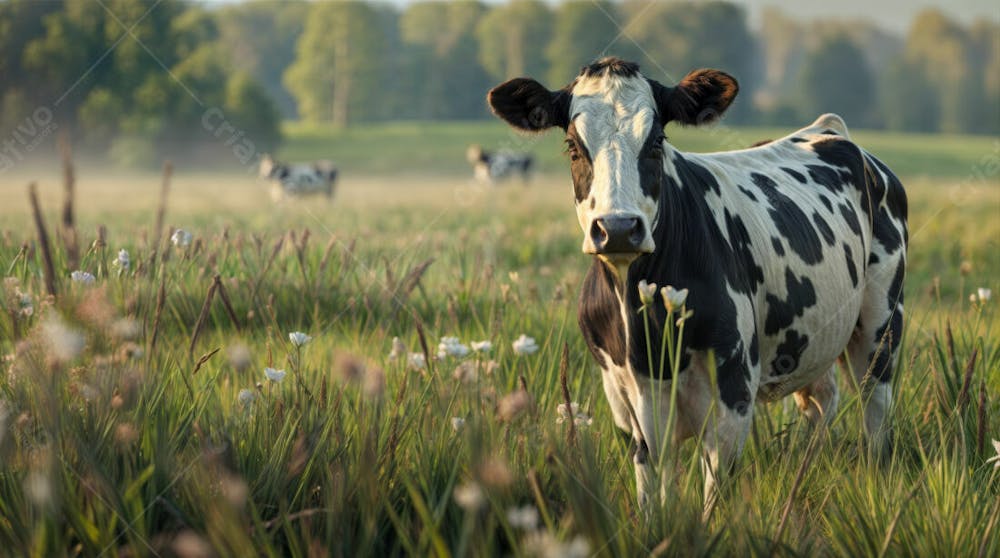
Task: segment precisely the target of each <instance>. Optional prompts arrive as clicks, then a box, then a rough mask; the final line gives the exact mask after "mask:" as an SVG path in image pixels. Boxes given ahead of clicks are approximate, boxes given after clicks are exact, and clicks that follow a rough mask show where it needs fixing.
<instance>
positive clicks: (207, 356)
mask: <svg viewBox="0 0 1000 558" xmlns="http://www.w3.org/2000/svg"><path fill="white" fill-rule="evenodd" d="M220 350H222V347H216V348H214V349H212V350H211V351H209V352H207V353H205V354H203V355H201V358H199V359H198V362H196V363H195V365H194V370H192V371H191V375H192V376H194V375H195V374H197V373H198V371H199V370H201V366H202V365H203V364H205V363H206V362H208V360H209V359H210V358H212V357H213V356H215V353H217V352H219V351H220Z"/></svg>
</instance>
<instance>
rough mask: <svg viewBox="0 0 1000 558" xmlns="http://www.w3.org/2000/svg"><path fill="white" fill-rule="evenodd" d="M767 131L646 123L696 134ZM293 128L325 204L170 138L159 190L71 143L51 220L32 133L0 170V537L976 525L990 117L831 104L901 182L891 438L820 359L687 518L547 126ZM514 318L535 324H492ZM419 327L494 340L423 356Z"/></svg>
mask: <svg viewBox="0 0 1000 558" xmlns="http://www.w3.org/2000/svg"><path fill="white" fill-rule="evenodd" d="M788 131H789V130H762V129H732V128H724V127H723V128H716V129H713V130H707V131H705V130H702V131H698V130H676V129H668V134H669V135H670V137H671V141H672V142H674V143H675V145H677V146H679V147H681V148H683V149H690V150H712V149H718V148H738V147H742V146H746V145H749V144H751V143H753V142H755V141H757V140H759V139H764V138H769V137H778V136H781V135H784V134H785V133H787V132H788ZM288 135H289V138H288V141H287V142H286V145H285V147H284V149H283V150H282V152H281V153H279V155H280V156H282V157H284V158H288V159H295V160H299V159H303V160H304V159H311V158H320V157H322V158H331V159H334V160H335V161H337V162H338V163H339V165H340V167H341V169H342V180H341V182H340V183H339V190H338V192H337V194H336V197H335V199H334V200H333V201H332V202H327V201H326V200H323V199H311V200H303V201H293V202H288V203H283V204H281V205H279V206H274V205H272V204H271V202H270V199H269V198H268V195H267V189H266V186H265V185H264V184H263V183H262V182H260V181H259V180H258V179H257V178H256V176H255V174H254V173H253V169H248V168H244V167H240V166H239V165H238V163H237V162H236V161H235V160H232V161H220V164H219V167H218V168H213V169H207V168H197V169H188V168H184V166H183V165H178V166H177V168H176V169H175V173H174V175H173V176H172V178H171V179H170V181H169V188H168V190H167V196H166V200H167V202H166V205H165V206H161V204H160V199H161V198H160V196H161V181H162V179H161V177H160V175H159V174H157V173H155V172H125V171H116V170H114V169H108V168H103V167H101V166H100V165H96V164H87V163H80V164H79V165H78V167H77V169H76V170H77V172H76V180H75V197H74V198H73V199H74V209H73V212H72V213H73V215H74V219H73V220H72V223H69V222H67V221H66V220H65V218H64V212H63V203H64V185H63V184H64V179H63V176H62V170H61V168H60V166H59V164H58V159H57V158H54V159H53V161H52V164H50V165H45V164H33V165H27V164H26V165H23V166H22V167H18V168H15V169H13V170H11V171H9V172H8V173H6V174H2V175H0V266H2V271H3V277H4V278H5V279H4V284H3V289H4V291H3V298H2V299H0V300H2V307H0V355H2V356H3V363H2V376H0V555H10V556H63V555H67V556H150V555H152V556H253V555H260V556H397V555H411V556H500V555H503V556H507V555H510V556H639V555H663V556H702V555H739V556H746V555H767V556H773V555H779V556H883V555H887V556H913V555H920V556H979V557H988V556H997V555H1000V468H994V466H993V465H992V463H988V462H987V460H988V459H989V458H990V457H991V456H995V455H996V454H997V450H996V449H994V447H993V445H992V444H991V440H993V439H998V438H1000V321H998V319H997V315H998V311H997V305H998V304H1000V279H998V278H1000V247H998V241H1000V143H998V142H997V140H996V139H994V138H974V137H944V136H918V135H899V134H884V133H875V132H864V131H862V132H858V133H857V134H855V139H856V140H858V142H859V143H861V144H862V145H864V146H865V147H866V148H868V149H869V150H870V151H872V152H873V153H875V154H876V155H878V156H879V157H881V158H882V159H883V160H884V161H886V163H888V164H889V165H890V166H891V167H892V168H893V169H894V170H895V171H896V172H897V173H898V174H899V175H900V176H901V178H902V180H903V183H904V185H905V186H906V187H907V189H908V193H909V196H910V221H909V222H910V252H909V270H908V277H907V282H906V297H907V304H906V306H907V315H906V333H905V338H904V341H903V345H902V350H901V355H900V365H899V367H898V369H897V371H896V374H895V384H896V400H895V407H894V409H893V413H892V424H893V428H894V432H895V451H894V452H893V454H892V456H891V458H890V459H888V460H887V461H886V462H879V461H878V460H876V459H874V458H872V457H871V456H869V455H868V453H867V452H866V449H865V445H864V441H863V436H862V431H863V421H862V417H861V411H860V408H859V401H858V397H857V395H856V390H854V389H853V386H852V383H851V381H849V380H848V379H847V378H846V375H845V378H844V379H843V380H842V382H841V386H842V390H843V392H842V399H841V406H840V411H839V413H838V415H837V416H836V418H835V419H834V421H833V423H832V425H831V427H830V428H829V429H825V430H820V431H818V432H814V431H812V430H810V429H809V428H808V427H807V426H806V425H805V424H804V423H803V421H802V420H800V418H799V416H798V411H797V409H796V408H795V406H794V404H793V403H792V402H791V401H790V400H789V401H788V402H785V403H776V404H771V405H768V406H763V405H759V406H757V407H756V417H755V422H754V427H753V432H752V435H751V438H750V439H749V441H748V444H747V448H746V451H745V452H744V455H743V458H742V459H741V460H740V461H739V462H738V464H737V467H736V474H735V476H734V477H733V478H732V479H730V480H729V481H728V482H727V483H726V485H725V488H724V491H725V493H724V498H723V499H722V501H721V503H720V506H719V508H718V509H717V510H716V512H715V514H714V515H713V516H712V518H711V519H710V520H709V521H708V522H707V523H702V521H701V517H700V516H701V501H702V494H701V483H702V476H701V472H700V468H699V466H698V461H697V451H696V446H695V444H694V443H693V442H688V443H686V444H685V445H684V446H683V447H682V448H681V449H680V450H679V451H677V452H675V453H674V454H672V455H671V456H670V457H669V459H668V461H667V466H668V467H670V468H672V469H673V470H674V471H675V474H674V475H673V478H674V481H673V482H672V483H670V484H668V485H667V486H666V487H665V488H666V492H667V494H668V497H667V499H666V501H665V502H664V505H663V506H662V507H660V508H658V509H657V510H656V511H655V512H654V513H653V514H652V516H651V517H643V516H642V515H641V514H639V513H638V512H637V510H636V506H635V486H634V485H635V480H634V473H633V467H632V462H631V459H630V457H629V451H628V442H627V440H626V439H625V438H624V437H623V436H622V435H621V434H620V433H619V432H618V431H617V429H616V428H615V426H614V423H613V421H612V418H611V412H610V409H609V408H608V405H607V403H606V402H605V400H604V393H603V390H602V389H601V382H600V373H599V371H598V369H597V366H596V364H595V363H594V362H593V360H592V358H591V357H590V355H589V353H588V352H587V351H586V346H585V344H584V342H583V339H582V338H581V335H580V333H579V331H578V329H577V325H576V306H577V302H576V296H577V292H578V289H579V286H580V284H581V282H582V279H583V275H584V272H585V270H586V268H587V266H588V265H589V263H590V262H589V260H588V258H587V257H586V256H584V255H583V254H581V253H580V250H579V244H580V234H581V233H580V231H579V226H578V225H577V223H576V218H575V215H574V212H573V209H572V194H571V187H570V185H569V180H568V172H567V171H566V169H565V168H563V166H564V165H565V162H564V161H563V159H562V157H563V156H562V155H561V147H560V145H559V144H560V138H558V137H556V135H555V134H552V135H548V136H541V137H536V138H524V137H520V136H514V135H511V134H510V133H508V132H507V131H506V129H505V128H503V127H502V126H500V125H499V124H495V123H489V124H487V123H459V124H419V123H393V124H383V125H379V126H373V127H370V128H369V127H366V128H365V129H363V130H362V129H358V130H349V131H345V132H334V131H331V130H327V129H321V128H315V127H307V126H303V125H298V124H294V125H289V127H288ZM470 138H474V140H475V141H479V142H480V143H482V144H483V145H484V146H487V147H493V146H501V145H502V146H507V147H510V148H522V149H530V150H533V151H534V152H535V153H536V154H537V155H538V157H539V166H540V172H539V174H538V175H537V176H536V177H535V178H534V179H533V180H532V181H531V182H530V184H528V185H522V184H509V185H504V186H502V187H498V188H486V187H484V186H480V185H477V184H475V183H474V182H472V181H471V180H470V178H469V177H470V176H471V172H469V170H468V168H467V166H466V163H465V161H464V149H465V146H466V145H467V144H468V143H470V142H471V141H472V139H470ZM31 181H37V188H38V194H39V199H40V203H41V207H42V210H43V211H42V216H43V219H44V222H45V225H46V230H47V236H48V242H47V244H48V250H46V248H45V246H44V245H43V243H42V242H40V240H39V234H38V232H37V230H36V224H35V221H34V220H33V219H32V215H31V206H30V205H29V202H28V196H27V188H26V185H27V184H28V183H29V182H31ZM160 210H163V211H164V213H163V218H162V225H163V226H162V231H161V233H160V234H159V235H158V234H157V232H156V223H157V221H158V211H160ZM175 228H182V229H183V230H184V231H188V232H190V233H191V234H192V235H193V238H192V241H191V243H190V244H189V245H186V246H184V245H183V244H184V243H183V242H181V243H179V244H176V245H175V244H173V243H171V242H170V241H169V240H168V238H169V237H170V236H171V233H172V231H173V230H174V229H175ZM121 249H125V250H127V252H128V254H129V265H128V267H127V268H126V267H125V266H123V265H121V264H120V263H116V262H117V261H118V257H119V250H121ZM46 251H47V252H48V253H49V254H50V256H51V266H52V273H51V278H50V274H49V272H47V271H46V268H47V264H46V258H45V253H46ZM76 270H80V271H85V272H87V273H89V274H91V275H92V276H93V280H92V281H91V282H88V281H83V280H74V279H72V278H71V272H73V271H76ZM78 277H79V276H78ZM50 288H51V289H52V290H54V291H55V292H56V294H55V295H54V296H52V295H50V294H48V292H49V289H50ZM979 288H988V289H992V290H993V291H996V292H997V298H994V299H992V300H979V298H978V295H976V300H975V301H971V300H970V295H974V294H976V293H978V290H977V289H979ZM983 294H984V295H985V293H983ZM695 311H697V309H695ZM296 331H298V332H304V333H306V334H308V335H309V336H310V337H311V340H310V341H309V342H308V343H306V344H304V345H302V346H295V345H294V344H293V343H292V342H291V341H290V338H289V334H290V333H292V332H296ZM522 334H523V335H527V336H530V337H532V338H534V339H535V340H536V342H537V346H538V350H537V352H534V353H533V354H518V352H517V351H515V350H514V347H513V345H512V344H513V342H514V341H515V340H517V339H518V338H519V337H520V336H521V335H522ZM397 337H398V338H399V342H400V343H399V344H397V346H396V347H395V349H394V343H393V339H394V338H397ZM444 337H457V338H458V339H459V340H460V343H462V344H464V345H471V344H472V343H473V342H479V341H489V342H490V343H491V345H492V347H491V349H490V350H489V351H484V352H476V351H470V352H469V354H468V355H466V356H444V357H442V358H438V356H437V353H438V350H439V343H441V341H442V338H444ZM445 345H446V347H445V348H448V347H451V348H452V350H453V351H452V352H461V351H460V350H457V349H455V346H454V345H448V343H445ZM446 352H447V351H446ZM391 353H393V354H391ZM421 361H423V363H422V364H423V365H422V366H421ZM265 368H273V369H275V370H284V371H285V375H284V377H283V378H282V379H281V381H275V380H272V379H269V377H268V376H267V375H266V374H265ZM272 376H274V377H275V378H277V377H278V376H280V373H276V372H272ZM561 377H564V378H565V381H561ZM567 399H569V400H571V401H572V402H575V403H578V405H579V413H580V415H579V416H578V417H577V419H578V420H575V421H571V420H561V419H562V417H561V414H560V412H559V410H558V406H559V405H560V404H563V403H565V402H566V400H567Z"/></svg>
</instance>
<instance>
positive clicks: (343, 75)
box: [284, 2, 386, 126]
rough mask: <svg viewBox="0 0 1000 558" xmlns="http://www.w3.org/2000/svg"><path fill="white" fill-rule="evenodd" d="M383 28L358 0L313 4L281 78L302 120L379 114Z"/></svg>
mask: <svg viewBox="0 0 1000 558" xmlns="http://www.w3.org/2000/svg"><path fill="white" fill-rule="evenodd" d="M385 38H386V37H385V29H384V26H383V22H382V21H381V20H380V16H379V14H378V13H377V12H376V10H375V9H374V8H373V7H372V6H370V5H368V4H365V3H361V2H336V3H317V4H315V5H313V7H312V8H311V10H310V12H309V16H308V19H307V21H306V26H305V30H304V31H303V33H302V36H301V37H300V39H299V42H298V46H297V48H296V50H297V55H296V59H295V63H294V64H292V66H291V67H290V68H288V70H287V71H286V73H285V77H284V82H285V86H286V87H288V90H289V91H291V92H292V95H293V96H294V97H295V99H296V101H297V102H298V107H299V113H300V114H301V115H302V117H303V118H305V119H306V120H312V121H325V120H329V121H332V122H333V123H334V124H335V125H338V126H346V125H347V124H349V123H351V122H357V121H363V120H366V119H368V118H370V117H371V116H372V115H373V114H377V112H378V107H377V105H376V103H377V102H378V100H379V97H380V86H381V84H380V80H379V78H380V77H381V73H380V68H382V66H383V63H384V61H385V53H384V51H383V45H384V40H385Z"/></svg>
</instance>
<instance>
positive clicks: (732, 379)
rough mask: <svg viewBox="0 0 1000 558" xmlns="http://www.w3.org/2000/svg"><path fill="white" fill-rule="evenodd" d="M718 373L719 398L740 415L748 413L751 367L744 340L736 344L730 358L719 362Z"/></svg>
mask: <svg viewBox="0 0 1000 558" xmlns="http://www.w3.org/2000/svg"><path fill="white" fill-rule="evenodd" d="M716 356H717V357H718V354H716ZM716 375H717V377H718V381H719V398H720V399H722V402H723V403H724V404H725V405H726V407H729V408H730V409H732V410H733V411H736V412H737V413H738V414H740V415H746V414H747V412H748V411H749V410H750V367H749V366H748V365H747V355H746V352H745V351H744V350H743V343H742V342H739V343H738V344H737V345H736V348H735V350H734V351H733V354H732V355H730V357H729V358H727V359H725V360H723V361H721V362H720V363H719V366H718V368H717V369H716Z"/></svg>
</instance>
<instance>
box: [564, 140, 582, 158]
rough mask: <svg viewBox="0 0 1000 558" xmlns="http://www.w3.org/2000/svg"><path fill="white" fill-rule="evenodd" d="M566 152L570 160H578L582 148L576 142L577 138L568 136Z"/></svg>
mask: <svg viewBox="0 0 1000 558" xmlns="http://www.w3.org/2000/svg"><path fill="white" fill-rule="evenodd" d="M565 143H566V154H567V155H569V160H570V161H576V160H577V159H579V158H580V148H579V146H577V144H576V140H574V139H572V138H566V141H565Z"/></svg>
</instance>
